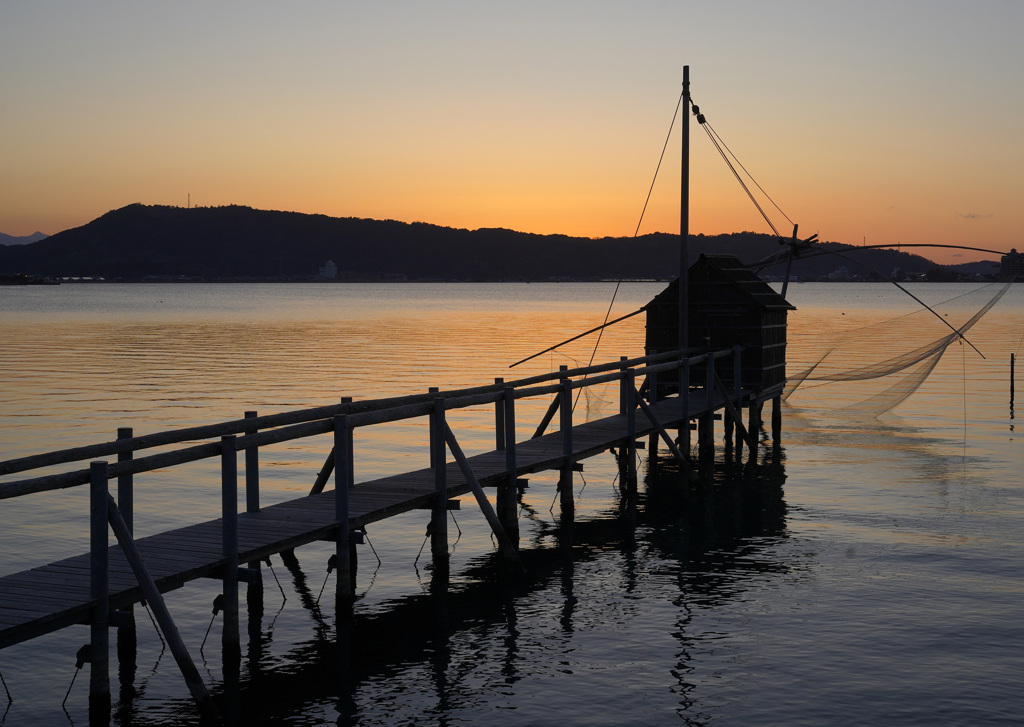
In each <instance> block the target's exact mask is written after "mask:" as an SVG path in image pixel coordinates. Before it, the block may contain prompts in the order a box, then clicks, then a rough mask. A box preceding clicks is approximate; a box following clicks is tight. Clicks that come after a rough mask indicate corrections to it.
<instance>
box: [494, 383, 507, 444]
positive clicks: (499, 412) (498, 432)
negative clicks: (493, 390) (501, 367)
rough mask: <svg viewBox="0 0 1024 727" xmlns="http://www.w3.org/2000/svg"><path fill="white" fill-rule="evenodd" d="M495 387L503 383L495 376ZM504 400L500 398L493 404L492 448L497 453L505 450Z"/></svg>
mask: <svg viewBox="0 0 1024 727" xmlns="http://www.w3.org/2000/svg"><path fill="white" fill-rule="evenodd" d="M494 383H495V385H496V386H500V385H501V384H504V383H505V379H504V378H502V377H501V376H497V377H495V379H494ZM504 409H505V398H504V397H502V398H500V399H498V400H497V401H496V402H494V448H495V449H496V450H498V451H499V452H500V451H502V450H503V449H505V411H504Z"/></svg>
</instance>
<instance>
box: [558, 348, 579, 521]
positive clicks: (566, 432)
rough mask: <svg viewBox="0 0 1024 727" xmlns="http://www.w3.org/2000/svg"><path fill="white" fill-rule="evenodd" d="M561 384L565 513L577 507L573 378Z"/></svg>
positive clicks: (562, 500) (561, 485) (561, 495)
mask: <svg viewBox="0 0 1024 727" xmlns="http://www.w3.org/2000/svg"><path fill="white" fill-rule="evenodd" d="M565 369H566V367H565V366H562V370H563V371H564V370H565ZM559 384H560V386H561V390H560V391H559V393H558V396H559V398H560V399H561V402H562V403H561V406H560V407H559V429H560V430H561V432H560V433H561V435H562V456H563V457H565V462H564V464H563V465H562V473H561V477H560V478H559V481H558V488H559V490H558V491H559V503H560V505H561V508H562V512H563V513H571V512H575V509H576V504H575V502H573V491H572V490H573V483H572V480H573V477H572V465H573V460H572V379H569V378H563V379H561V381H560V382H559Z"/></svg>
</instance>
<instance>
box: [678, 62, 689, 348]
mask: <svg viewBox="0 0 1024 727" xmlns="http://www.w3.org/2000/svg"><path fill="white" fill-rule="evenodd" d="M682 156H683V160H682V183H681V185H680V187H681V189H680V191H679V197H680V199H679V348H680V349H683V348H686V347H687V346H688V345H689V341H690V321H689V318H690V281H689V274H688V273H689V268H690V263H689V254H688V249H687V248H688V243H689V238H690V67H689V66H683V155H682Z"/></svg>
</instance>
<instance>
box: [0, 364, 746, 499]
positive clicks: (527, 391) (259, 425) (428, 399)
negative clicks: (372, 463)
mask: <svg viewBox="0 0 1024 727" xmlns="http://www.w3.org/2000/svg"><path fill="white" fill-rule="evenodd" d="M691 350H692V349H691ZM733 352H734V351H733V349H732V348H729V349H724V350H721V351H715V352H702V353H698V354H695V355H692V356H689V357H687V359H688V360H689V362H690V364H691V365H694V364H700V363H703V362H704V361H705V360H706V359H707V357H708V356H709V355H710V356H711V357H712V359H717V358H721V357H723V356H728V355H731V354H733ZM683 361H684V358H682V357H681V356H680V351H679V350H673V351H666V352H663V353H658V354H652V355H649V356H638V357H635V358H624V359H620V360H618V361H611V362H607V363H602V364H596V365H591V366H582V367H578V368H575V369H564V370H559V371H554V372H551V373H546V374H538V375H535V376H530V377H526V378H522V379H516V380H513V381H505V382H501V383H496V384H487V385H485V386H476V387H469V388H464V389H452V390H449V391H433V392H426V393H421V394H411V395H406V396H400V397H385V398H380V399H366V400H363V401H353V402H345V403H341V404H333V405H329V406H321V407H314V408H310V409H301V410H297V411H291V412H282V413H278V414H269V415H265V416H259V417H251V418H244V419H237V420H231V421H227V422H219V423H217V424H208V425H203V426H198V427H188V428H184V429H176V430H168V431H164V432H156V433H153V434H147V435H142V436H138V437H132V438H125V439H118V440H114V441H111V442H104V443H101V444H95V445H89V446H85V447H74V448H70V449H63V450H57V451H54V452H47V453H43V454H38V455H30V456H28V457H21V458H17V459H11V460H7V461H4V462H0V475H5V474H12V473H15V472H24V471H28V470H33V469H40V468H42V467H49V466H54V465H59V464H66V463H68V462H78V461H82V460H87V459H96V458H100V457H104V456H109V455H113V454H120V453H124V452H135V451H138V450H142V449H148V448H152V447H159V446H166V445H169V444H178V443H181V442H186V441H196V440H202V439H210V438H214V437H217V438H218V441H215V442H206V443H203V444H197V445H193V446H191V447H185V448H182V449H176V450H173V451H171V452H162V453H159V454H154V455H149V456H147V457H139V458H135V459H130V460H127V461H124V462H117V463H112V464H111V465H110V467H109V475H110V477H111V478H114V477H118V476H122V475H129V474H138V473H141V472H149V471H152V470H155V469H161V468H165V467H170V466H174V465H179V464H185V463H188V462H195V461H198V460H201V459H207V458H211V457H216V456H218V455H220V453H221V447H222V445H221V441H220V440H219V438H220V437H222V436H224V435H230V434H242V435H243V436H239V437H237V438H236V440H235V442H236V448H237V450H238V451H242V450H245V449H247V448H250V447H262V446H265V445H268V444H277V443H280V442H285V441H289V440H292V439H300V438H303V437H309V436H314V435H317V434H323V433H326V432H329V431H331V429H332V427H333V423H332V421H333V417H334V416H336V415H341V414H344V415H347V416H348V420H349V423H350V425H351V426H353V427H360V426H369V425H372V424H383V423H387V422H394V421H401V420H404V419H410V418H414V417H419V416H425V415H427V414H429V413H430V411H431V409H432V408H433V402H434V400H435V399H438V398H441V399H444V401H445V409H446V410H447V409H462V408H466V407H471V406H479V405H482V404H490V403H495V402H497V401H498V400H500V399H501V398H502V397H503V396H504V391H505V389H506V388H509V387H511V388H513V389H514V390H515V392H514V396H515V398H516V399H521V398H526V397H531V396H539V395H543V394H551V393H556V392H557V391H558V390H559V388H560V386H559V384H549V385H547V386H537V384H543V383H545V382H548V381H556V380H557V381H560V380H562V379H572V378H573V377H579V376H583V377H585V378H583V379H581V380H580V381H573V382H572V383H571V386H572V387H573V388H581V387H585V386H595V385H598V384H602V383H607V382H609V381H614V380H616V379H618V378H621V376H622V375H623V372H624V371H628V370H631V369H632V370H633V371H634V374H644V373H654V372H659V371H666V370H672V369H674V368H677V367H679V366H680V365H681V364H682V363H683ZM652 364H653V365H652ZM635 367H639V368H635ZM603 372H611V373H607V374H605V375H603V376H597V377H593V376H592V374H599V373H603ZM254 430H265V431H256V432H254V433H253V431H254ZM246 432H249V433H246ZM89 478H90V471H89V469H88V468H84V469H80V470H75V471H73V472H63V473H59V474H52V475H44V476H41V477H33V478H28V479H21V480H14V481H10V482H3V483H0V500H3V499H7V498H11V497H19V496H21V495H27V494H31V493H34V492H44V491H48V490H56V489H64V488H67V487H75V486H79V485H84V484H86V483H88V482H89Z"/></svg>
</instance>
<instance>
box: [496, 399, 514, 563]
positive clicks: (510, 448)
mask: <svg viewBox="0 0 1024 727" xmlns="http://www.w3.org/2000/svg"><path fill="white" fill-rule="evenodd" d="M502 404H503V406H502V413H503V415H504V427H503V431H504V435H505V469H506V471H507V472H508V477H507V478H506V479H505V481H504V482H503V483H501V484H499V485H498V519H499V520H501V525H502V527H503V528H504V529H505V532H506V533H507V534H508V538H509V540H510V541H512V545H513V546H514V547H515V548H518V547H519V512H518V510H519V488H518V484H517V481H516V390H515V387H512V386H506V387H505V389H504V391H503V395H502Z"/></svg>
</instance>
